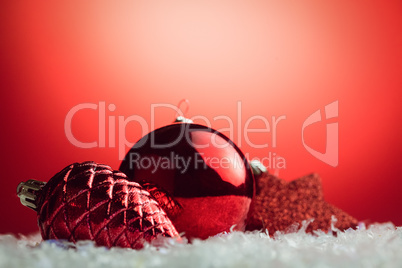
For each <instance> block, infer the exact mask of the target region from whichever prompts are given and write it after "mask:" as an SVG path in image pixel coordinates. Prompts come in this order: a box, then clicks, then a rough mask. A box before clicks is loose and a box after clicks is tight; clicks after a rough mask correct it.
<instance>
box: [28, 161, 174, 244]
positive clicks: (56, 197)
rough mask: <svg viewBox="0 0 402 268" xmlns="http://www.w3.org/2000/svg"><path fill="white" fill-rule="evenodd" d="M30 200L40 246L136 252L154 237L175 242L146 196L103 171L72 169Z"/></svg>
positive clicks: (163, 218) (165, 220)
mask: <svg viewBox="0 0 402 268" xmlns="http://www.w3.org/2000/svg"><path fill="white" fill-rule="evenodd" d="M23 184H24V183H23ZM23 187H28V188H29V184H25V185H23V186H22V188H23ZM28 195H29V194H28ZM34 199H35V200H34V201H32V202H33V203H32V204H33V205H32V204H31V206H30V207H31V208H33V209H35V210H36V211H37V213H38V225H39V227H40V230H41V234H42V237H43V239H45V240H47V239H66V240H69V241H71V242H76V241H78V240H92V241H95V242H96V244H97V245H100V246H107V247H112V246H119V247H131V248H134V249H138V248H142V247H143V244H144V242H146V241H148V242H150V241H151V240H153V239H155V238H156V237H157V236H159V235H163V236H167V237H174V236H178V233H177V231H176V229H175V228H174V226H173V225H172V223H171V221H170V220H169V218H168V216H167V215H166V213H165V212H164V211H163V209H162V208H161V207H160V206H159V204H158V202H157V201H156V200H154V198H153V197H152V196H151V194H150V193H149V192H148V191H146V190H145V189H143V188H142V187H141V186H140V185H139V184H138V183H135V182H130V181H128V180H127V179H126V176H125V174H124V173H122V172H120V171H115V170H112V169H111V168H110V167H109V166H107V165H101V164H96V163H94V162H84V163H81V164H78V163H75V164H72V165H70V166H68V167H66V168H64V169H63V170H62V171H60V172H59V173H57V174H56V175H55V176H54V177H52V178H51V179H50V180H49V182H48V183H46V184H45V186H43V187H42V188H41V189H40V190H39V191H38V192H36V193H35V197H34ZM28 201H29V200H28Z"/></svg>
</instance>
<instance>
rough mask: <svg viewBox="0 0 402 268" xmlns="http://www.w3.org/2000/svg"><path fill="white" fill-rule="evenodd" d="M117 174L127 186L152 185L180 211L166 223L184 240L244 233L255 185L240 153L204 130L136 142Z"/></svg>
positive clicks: (164, 131) (168, 129) (188, 128)
mask: <svg viewBox="0 0 402 268" xmlns="http://www.w3.org/2000/svg"><path fill="white" fill-rule="evenodd" d="M120 170H121V171H122V172H124V173H125V174H126V175H127V177H128V179H129V180H132V181H135V182H141V181H142V180H145V181H147V182H151V183H154V184H156V185H158V187H161V188H163V189H164V190H165V191H167V192H168V193H169V195H170V196H172V198H174V200H175V201H177V202H178V203H179V204H180V205H181V207H182V210H181V211H180V213H177V214H176V215H174V216H171V220H172V222H173V224H174V225H175V227H176V229H177V230H178V232H179V233H181V232H184V233H185V236H186V237H188V238H192V237H197V238H207V237H209V236H212V235H215V234H217V233H220V232H224V231H229V230H230V228H231V227H232V226H235V229H236V230H244V226H245V223H244V222H245V219H246V216H247V212H248V210H249V206H250V202H251V200H252V198H253V193H254V179H253V174H252V172H251V168H250V166H249V164H248V161H247V159H246V158H245V156H244V155H243V153H242V152H241V150H240V149H239V148H238V147H237V146H236V145H235V144H234V143H233V142H232V141H231V140H230V139H229V138H227V137H226V136H225V135H223V134H222V133H220V132H218V131H216V130H214V129H211V128H208V127H206V126H202V125H198V124H191V123H176V124H172V125H168V126H165V127H162V128H159V129H157V130H155V131H153V132H151V133H149V134H148V135H146V136H144V137H143V138H142V139H140V140H139V141H138V142H137V143H136V144H135V145H134V146H133V147H132V149H131V150H130V151H129V152H128V153H127V155H126V157H125V159H124V160H123V162H122V164H121V166H120Z"/></svg>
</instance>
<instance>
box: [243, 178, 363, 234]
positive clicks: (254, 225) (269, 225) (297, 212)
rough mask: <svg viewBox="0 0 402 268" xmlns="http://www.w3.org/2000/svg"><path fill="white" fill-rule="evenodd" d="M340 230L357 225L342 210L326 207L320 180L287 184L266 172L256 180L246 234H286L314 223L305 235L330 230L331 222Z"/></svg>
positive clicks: (355, 221) (310, 179)
mask: <svg viewBox="0 0 402 268" xmlns="http://www.w3.org/2000/svg"><path fill="white" fill-rule="evenodd" d="M332 215H334V216H335V217H336V219H337V221H336V222H334V225H335V227H336V228H338V229H339V230H345V229H348V228H354V227H356V225H357V224H358V221H357V220H356V219H355V218H353V217H352V216H350V215H349V214H347V213H345V212H344V211H342V210H341V209H339V208H337V207H335V206H333V205H331V204H329V203H327V202H326V201H325V200H324V196H323V193H322V185H321V180H320V177H319V176H318V175H317V174H311V175H308V176H305V177H302V178H299V179H297V180H294V181H291V182H286V181H284V180H281V179H279V178H278V177H275V176H273V175H271V174H269V173H268V172H265V173H261V174H260V175H258V176H256V196H255V198H254V199H253V202H252V204H251V207H250V212H249V215H248V219H247V229H248V230H261V229H267V230H268V232H269V234H274V233H275V232H276V231H287V230H288V228H289V227H290V226H292V225H294V224H295V223H296V224H299V227H300V224H301V222H302V221H304V220H309V219H314V221H313V222H311V223H310V224H309V225H308V227H307V229H306V231H307V232H312V231H314V230H318V229H321V230H323V231H328V230H330V229H331V218H332Z"/></svg>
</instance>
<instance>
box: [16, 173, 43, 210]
mask: <svg viewBox="0 0 402 268" xmlns="http://www.w3.org/2000/svg"><path fill="white" fill-rule="evenodd" d="M45 184H46V183H45V182H42V181H37V180H28V181H26V182H21V183H20V184H18V186H17V196H18V197H19V198H20V201H21V204H23V205H24V206H26V207H29V208H31V209H33V210H35V211H36V209H37V199H38V192H39V191H40V190H41V189H42V187H43V186H44V185H45Z"/></svg>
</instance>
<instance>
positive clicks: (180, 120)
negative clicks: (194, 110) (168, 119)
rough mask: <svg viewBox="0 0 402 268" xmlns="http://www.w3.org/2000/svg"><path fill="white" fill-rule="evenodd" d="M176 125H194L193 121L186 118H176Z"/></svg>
mask: <svg viewBox="0 0 402 268" xmlns="http://www.w3.org/2000/svg"><path fill="white" fill-rule="evenodd" d="M174 122H175V123H194V122H193V120H191V119H188V118H185V117H184V116H178V117H176V120H175V121H174Z"/></svg>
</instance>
